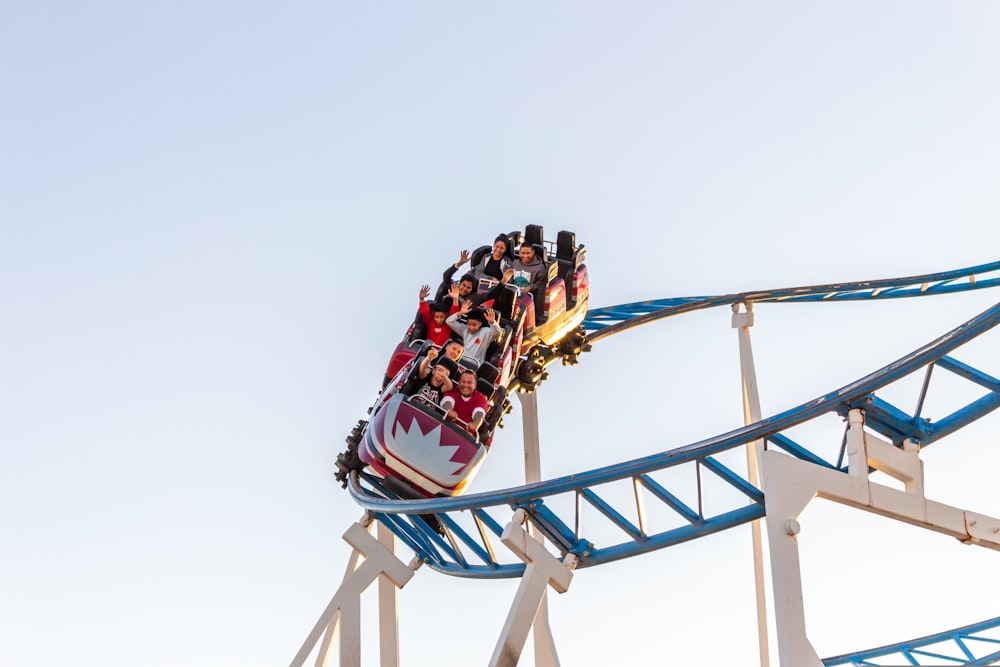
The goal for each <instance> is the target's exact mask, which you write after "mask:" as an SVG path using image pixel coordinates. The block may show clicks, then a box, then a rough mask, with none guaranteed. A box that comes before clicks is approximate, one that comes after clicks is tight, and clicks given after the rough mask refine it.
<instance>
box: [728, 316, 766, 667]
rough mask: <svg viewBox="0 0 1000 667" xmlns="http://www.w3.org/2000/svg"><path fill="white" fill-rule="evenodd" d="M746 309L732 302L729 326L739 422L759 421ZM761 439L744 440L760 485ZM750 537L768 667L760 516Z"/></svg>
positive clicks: (752, 477) (753, 479)
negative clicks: (736, 348) (734, 343)
mask: <svg viewBox="0 0 1000 667" xmlns="http://www.w3.org/2000/svg"><path fill="white" fill-rule="evenodd" d="M744 307H745V308H746V312H744V313H741V312H739V309H740V306H739V304H735V303H734V304H733V319H732V327H733V328H734V329H736V330H737V334H738V335H739V341H740V382H741V384H742V388H743V423H744V424H752V423H754V422H757V421H760V418H761V414H760V395H759V394H758V393H757V371H756V369H755V368H754V363H753V348H752V347H751V346H750V327H752V326H753V303H746V304H744ZM763 448H764V443H763V442H762V441H760V440H756V441H754V442H751V443H749V444H747V447H746V451H747V481H748V482H750V484H752V485H753V486H755V487H757V488H760V482H759V480H758V474H757V470H758V466H759V465H760V459H759V452H761V451H763ZM750 532H751V535H752V538H753V573H754V586H755V588H756V591H757V645H758V647H759V648H760V665H761V667H770V664H771V657H770V651H769V647H768V637H767V595H766V593H765V590H764V544H763V538H762V536H761V529H760V519H757V520H756V521H753V522H752V523H751V524H750Z"/></svg>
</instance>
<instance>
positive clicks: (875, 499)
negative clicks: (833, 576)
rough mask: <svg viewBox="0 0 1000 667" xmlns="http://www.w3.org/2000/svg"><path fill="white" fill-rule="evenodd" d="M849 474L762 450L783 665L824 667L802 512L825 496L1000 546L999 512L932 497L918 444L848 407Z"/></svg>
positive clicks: (963, 538)
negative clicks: (814, 627) (887, 433)
mask: <svg viewBox="0 0 1000 667" xmlns="http://www.w3.org/2000/svg"><path fill="white" fill-rule="evenodd" d="M847 451H848V456H849V461H848V470H849V472H848V474H844V473H843V472H840V471H837V470H832V469H829V468H823V467H821V466H818V465H816V464H814V463H809V462H806V461H802V460H799V459H796V458H793V457H791V456H788V455H786V454H781V453H779V452H776V451H766V452H764V453H763V454H762V456H761V459H762V477H763V484H764V487H763V488H764V493H765V494H766V495H767V516H766V521H767V535H768V544H769V546H770V552H771V581H772V586H773V588H774V612H775V623H776V626H777V629H778V658H779V661H780V663H781V665H782V667H821V665H822V662H821V661H820V659H819V656H817V654H816V651H815V649H813V647H812V644H810V642H809V639H808V637H807V636H806V625H805V611H804V606H803V600H802V578H801V568H800V565H799V552H798V538H797V537H796V536H797V535H798V533H799V531H800V526H799V522H798V517H799V516H800V515H801V514H802V511H803V510H804V509H805V508H806V506H807V505H808V504H809V503H810V502H811V501H812V499H813V498H816V497H820V498H824V499H826V500H832V501H834V502H838V503H841V504H844V505H847V506H849V507H854V508H856V509H861V510H865V511H867V512H872V513H874V514H879V515H881V516H884V517H887V518H890V519H896V520H898V521H903V522H905V523H908V524H911V525H914V526H918V527H920V528H926V529H927V530H933V531H935V532H938V533H943V534H945V535H950V536H951V537H955V538H957V539H958V540H959V541H961V542H962V543H964V544H975V545H978V546H983V547H987V548H990V549H996V550H998V551H1000V519H997V518H995V517H990V516H985V515H982V514H976V513H974V512H970V511H967V510H962V509H959V508H957V507H952V506H949V505H945V504H943V503H938V502H935V501H933V500H928V499H927V498H926V497H925V496H924V493H923V488H924V485H923V462H922V461H921V460H920V457H919V451H918V447H917V444H916V443H914V442H912V441H911V442H907V443H904V446H903V448H902V449H899V448H897V447H894V446H893V445H892V444H891V443H889V442H886V441H884V440H882V439H880V438H879V437H878V436H875V435H873V434H871V433H868V432H867V431H865V430H864V412H863V411H861V410H860V409H853V410H851V411H850V412H849V413H848V430H847ZM869 466H870V467H872V468H875V469H877V470H880V471H882V472H884V473H885V474H887V475H889V476H890V477H893V478H895V479H897V480H899V481H901V482H902V483H903V484H904V486H905V489H904V490H902V491H900V490H899V489H895V488H892V487H889V486H885V485H882V484H877V483H875V482H872V481H871V480H870V479H869V477H868V468H869Z"/></svg>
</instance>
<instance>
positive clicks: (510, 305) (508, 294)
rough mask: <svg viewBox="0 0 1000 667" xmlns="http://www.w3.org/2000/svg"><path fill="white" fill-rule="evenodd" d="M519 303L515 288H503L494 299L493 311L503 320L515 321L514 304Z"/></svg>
mask: <svg viewBox="0 0 1000 667" xmlns="http://www.w3.org/2000/svg"><path fill="white" fill-rule="evenodd" d="M515 303H517V292H516V291H515V290H514V289H513V288H507V287H505V288H503V289H500V290H497V295H496V297H495V298H494V299H493V310H495V311H496V314H497V315H498V316H499V317H500V320H501V323H502V321H503V320H512V319H514V304H515Z"/></svg>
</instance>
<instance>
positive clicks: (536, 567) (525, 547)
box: [490, 510, 576, 667]
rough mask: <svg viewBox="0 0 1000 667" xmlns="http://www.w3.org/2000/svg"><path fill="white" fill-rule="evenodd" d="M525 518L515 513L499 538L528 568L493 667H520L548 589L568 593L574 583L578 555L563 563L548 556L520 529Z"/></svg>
mask: <svg viewBox="0 0 1000 667" xmlns="http://www.w3.org/2000/svg"><path fill="white" fill-rule="evenodd" d="M526 516H527V514H526V513H525V511H524V510H518V511H517V512H515V513H514V519H513V520H512V521H511V522H510V523H508V524H507V527H506V528H504V531H503V535H502V536H501V537H500V541H501V542H503V543H504V545H505V546H506V547H507V548H508V549H510V550H511V551H513V552H514V553H515V554H516V555H517V557H518V558H520V559H521V560H523V561H524V562H525V565H526V567H525V569H524V575H523V576H522V577H521V584H520V585H519V586H518V588H517V594H516V595H515V596H514V602H513V603H512V604H511V607H510V611H509V612H508V613H507V620H506V622H505V623H504V626H503V630H502V631H501V633H500V639H499V640H498V641H497V645H496V648H495V649H494V651H493V657H492V658H490V667H514V665H516V664H517V661H518V660H519V659H520V657H521V651H522V650H523V649H524V643H525V642H526V641H527V639H528V631H529V630H530V629H531V624H532V621H533V620H534V618H535V614H536V612H537V611H538V607H539V605H540V604H541V602H542V597H543V595H544V594H545V590H546V588H547V587H548V586H552V588H554V589H555V590H556V592H558V593H565V592H566V591H567V590H569V585H570V582H571V581H572V580H573V568H574V567H575V566H576V556H574V555H573V554H566V556H565V558H564V560H559V559H558V558H557V557H555V556H553V555H552V554H551V553H549V552H548V550H547V549H546V548H545V545H544V544H543V543H542V542H539V541H538V540H536V539H535V538H533V537H532V536H531V535H530V534H529V533H528V531H527V530H525V529H524V528H522V527H521V523H522V522H523V521H524V519H525V517H526Z"/></svg>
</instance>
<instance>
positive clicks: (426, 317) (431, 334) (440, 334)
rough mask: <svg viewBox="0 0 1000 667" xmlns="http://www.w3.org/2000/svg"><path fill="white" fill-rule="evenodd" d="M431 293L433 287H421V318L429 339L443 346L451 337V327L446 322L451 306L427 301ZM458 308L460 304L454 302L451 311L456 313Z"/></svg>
mask: <svg viewBox="0 0 1000 667" xmlns="http://www.w3.org/2000/svg"><path fill="white" fill-rule="evenodd" d="M430 293H431V288H430V286H429V285H424V286H422V287H421V288H420V318H421V319H422V320H423V321H424V325H425V326H426V327H427V340H429V341H431V342H432V343H434V344H435V345H437V346H438V347H441V346H442V345H444V344H445V343H447V342H448V339H449V338H451V329H449V328H448V326H447V325H445V323H444V321H445V320H446V319H447V318H448V314H449V308H448V307H447V306H445V305H444V304H441V303H436V302H435V303H434V304H430V303H427V301H425V299H426V298H427V295H428V294H430ZM457 310H458V306H457V305H455V304H452V306H451V308H450V311H451V312H452V313H454V312H456V311H457Z"/></svg>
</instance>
